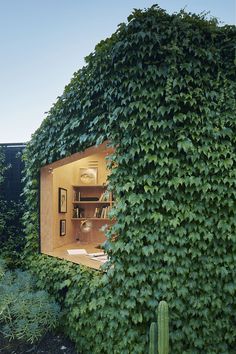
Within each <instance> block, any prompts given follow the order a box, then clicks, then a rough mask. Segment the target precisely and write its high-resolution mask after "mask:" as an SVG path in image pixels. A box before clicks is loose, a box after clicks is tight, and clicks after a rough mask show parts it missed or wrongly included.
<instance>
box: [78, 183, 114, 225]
mask: <svg viewBox="0 0 236 354" xmlns="http://www.w3.org/2000/svg"><path fill="white" fill-rule="evenodd" d="M113 203H114V201H113V197H112V193H111V192H109V191H108V190H107V186H106V185H90V186H87V185H83V186H73V217H72V220H85V219H90V220H97V221H104V220H107V221H109V220H110V219H109V218H108V216H109V211H110V210H111V208H112V204H113Z"/></svg>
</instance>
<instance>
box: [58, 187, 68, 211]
mask: <svg viewBox="0 0 236 354" xmlns="http://www.w3.org/2000/svg"><path fill="white" fill-rule="evenodd" d="M58 193H59V198H58V199H59V205H58V211H59V213H66V212H67V189H65V188H59V190H58Z"/></svg>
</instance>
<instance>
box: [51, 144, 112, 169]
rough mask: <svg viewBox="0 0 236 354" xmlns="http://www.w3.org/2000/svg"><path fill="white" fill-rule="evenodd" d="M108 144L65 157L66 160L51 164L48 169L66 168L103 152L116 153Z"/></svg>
mask: <svg viewBox="0 0 236 354" xmlns="http://www.w3.org/2000/svg"><path fill="white" fill-rule="evenodd" d="M107 144H108V142H107V141H105V142H104V143H103V144H101V145H99V146H92V147H90V148H88V149H86V150H84V151H82V152H77V153H75V154H73V155H71V156H68V157H65V158H64V159H61V160H58V161H55V162H53V163H51V164H48V165H47V167H48V168H52V169H54V168H58V167H62V166H65V165H67V164H69V163H72V162H76V161H78V160H81V159H83V158H85V157H88V156H91V155H93V154H99V153H101V152H105V153H107V154H111V153H112V152H114V149H112V148H111V147H109V148H108V147H107ZM45 167H46V166H45Z"/></svg>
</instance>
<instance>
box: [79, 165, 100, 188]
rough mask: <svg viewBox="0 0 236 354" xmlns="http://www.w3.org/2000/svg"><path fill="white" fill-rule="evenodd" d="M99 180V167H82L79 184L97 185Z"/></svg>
mask: <svg viewBox="0 0 236 354" xmlns="http://www.w3.org/2000/svg"><path fill="white" fill-rule="evenodd" d="M97 181H98V168H97V167H89V168H80V169H79V185H83V186H91V185H96V184H97Z"/></svg>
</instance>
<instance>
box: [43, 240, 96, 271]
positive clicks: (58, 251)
mask: <svg viewBox="0 0 236 354" xmlns="http://www.w3.org/2000/svg"><path fill="white" fill-rule="evenodd" d="M96 246H97V244H96V243H92V244H84V243H80V242H74V243H71V244H67V245H66V246H62V247H59V248H55V249H54V250H53V251H51V252H45V254H47V255H49V256H53V257H58V258H60V259H65V260H68V261H70V262H73V263H76V264H81V265H84V266H87V267H90V268H93V269H100V267H101V263H100V262H99V261H95V260H93V259H90V258H89V257H88V256H86V255H69V254H68V252H67V250H68V249H76V248H84V249H86V251H87V252H88V253H96V252H100V251H101V250H99V249H98V248H96Z"/></svg>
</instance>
